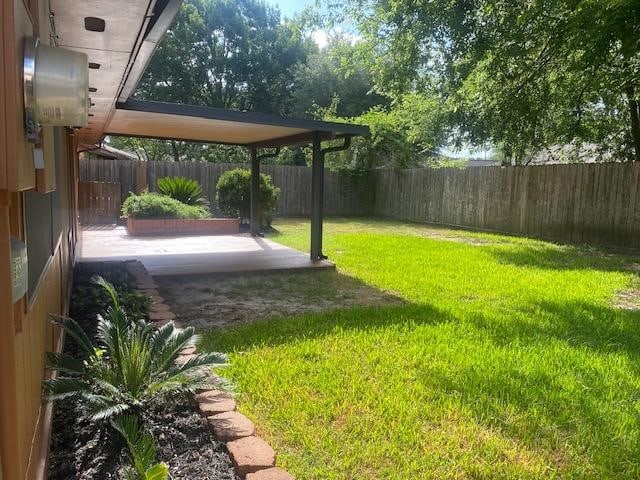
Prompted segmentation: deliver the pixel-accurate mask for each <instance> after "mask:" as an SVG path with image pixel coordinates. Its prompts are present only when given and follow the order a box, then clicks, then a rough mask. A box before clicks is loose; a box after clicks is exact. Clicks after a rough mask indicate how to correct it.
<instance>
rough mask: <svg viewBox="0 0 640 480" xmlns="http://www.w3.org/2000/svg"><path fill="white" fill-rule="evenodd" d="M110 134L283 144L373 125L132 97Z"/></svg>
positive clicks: (357, 132) (364, 131)
mask: <svg viewBox="0 0 640 480" xmlns="http://www.w3.org/2000/svg"><path fill="white" fill-rule="evenodd" d="M105 134H107V135H125V136H133V137H148V138H161V139H170V140H184V141H190V142H204V143H217V144H223V145H243V146H254V147H280V146H284V145H296V144H303V143H309V142H311V141H313V139H314V136H315V135H316V134H318V135H319V136H320V138H321V139H322V140H329V139H333V138H341V137H352V136H367V135H369V128H368V127H365V126H361V125H353V124H347V123H336V122H322V121H317V120H306V119H295V118H284V117H280V116H277V115H269V114H263V113H255V112H241V111H233V110H225V109H222V108H214V107H202V106H194V105H181V104H175V103H164V102H151V101H142V100H132V99H129V100H127V101H126V102H123V103H118V104H117V105H116V109H115V112H114V114H113V116H112V117H111V119H110V121H109V123H108V124H107V126H106V128H105Z"/></svg>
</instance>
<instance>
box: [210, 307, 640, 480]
mask: <svg viewBox="0 0 640 480" xmlns="http://www.w3.org/2000/svg"><path fill="white" fill-rule="evenodd" d="M527 309H532V310H535V311H536V313H535V314H534V316H533V318H532V317H531V316H529V315H528V314H525V313H524V312H522V311H520V312H514V313H515V315H514V316H513V317H509V318H506V316H504V315H495V314H491V313H481V312H466V313H463V314H456V315H454V314H452V313H449V312H445V311H443V310H440V309H438V308H436V307H434V306H432V305H424V304H421V305H417V304H405V305H402V306H391V307H383V308H359V309H354V310H339V311H331V312H325V313H318V314H311V315H301V316H295V317H291V318H285V319H277V320H276V321H259V322H256V323H255V324H252V325H249V326H245V327H240V328H237V329H232V330H231V331H228V332H225V333H224V335H223V336H222V338H221V339H216V335H215V334H209V335H207V336H206V341H205V342H204V345H203V347H204V348H205V349H213V350H215V349H222V350H226V351H244V352H246V351H249V350H251V349H252V348H256V347H257V348H260V347H275V346H278V345H288V344H293V343H295V342H298V341H307V340H310V339H316V338H322V337H325V336H328V335H332V334H335V333H339V332H344V331H347V330H353V331H359V332H360V331H375V330H378V329H389V330H392V329H394V328H395V327H399V326H402V331H403V332H404V331H405V330H406V331H407V333H406V334H407V335H411V333H410V331H411V329H413V328H418V327H420V326H433V327H435V328H437V327H438V326H441V325H442V326H444V325H445V324H447V328H448V327H451V326H452V325H453V326H456V327H459V329H460V346H459V349H461V350H462V351H463V352H464V353H463V355H462V357H456V356H455V355H456V352H455V350H456V349H455V348H454V349H453V351H452V350H449V351H446V352H443V355H445V356H452V357H453V358H445V359H444V360H443V361H442V362H438V366H437V368H435V367H433V365H430V364H429V362H428V361H427V362H426V363H425V364H424V365H422V366H421V367H420V368H423V369H424V370H423V372H421V374H420V375H417V376H416V377H415V381H416V382H420V383H424V384H425V385H426V386H427V387H428V388H429V389H435V391H437V392H439V394H440V395H444V396H446V397H449V398H455V399H456V402H458V404H459V405H460V408H461V409H462V411H464V412H469V413H470V414H471V415H472V417H473V418H474V419H475V421H476V422H477V423H478V424H479V425H483V426H485V427H486V428H489V429H495V430H497V431H500V432H502V434H503V435H506V436H507V437H509V438H513V439H515V440H516V441H517V442H522V443H524V444H525V445H527V446H528V447H529V448H532V449H535V450H536V451H539V452H544V455H546V456H547V458H548V462H549V463H550V465H551V469H552V470H553V471H555V472H556V473H558V472H559V474H560V475H561V476H562V475H563V472H565V473H566V472H569V471H570V470H571V469H572V468H573V467H575V465H573V462H579V463H580V466H578V467H576V468H585V469H586V477H588V478H596V477H601V478H632V477H633V475H632V474H631V473H630V472H637V471H640V463H638V459H637V455H636V454H637V451H638V449H639V448H640V435H638V433H637V432H638V431H639V430H640V419H639V418H638V416H637V415H635V414H633V412H635V411H636V410H637V403H638V401H639V400H640V396H639V395H638V394H637V389H636V385H637V384H638V381H639V378H638V377H639V375H640V368H639V367H640V324H639V323H640V314H638V313H636V312H625V311H619V310H616V309H614V308H613V307H610V308H609V307H604V306H598V305H593V304H588V303H582V302H566V303H565V302H561V303H554V302H548V301H540V302H536V303H535V304H534V305H528V306H527ZM454 331H456V330H454ZM403 334H404V333H403ZM454 335H455V334H454ZM399 338H401V337H399ZM454 342H455V338H454ZM465 349H468V352H467V351H465ZM484 349H486V350H484ZM484 353H486V356H483V354H484ZM619 353H623V354H625V355H626V356H627V358H628V360H626V361H625V360H619V359H613V360H612V358H613V357H610V355H614V356H615V355H617V354H619ZM352 354H353V352H345V357H347V358H348V356H349V355H352ZM467 354H468V357H466V358H465V355H467ZM434 355H436V356H437V355H438V351H435V352H434ZM562 355H566V357H564V356H562ZM476 360H477V361H476ZM340 361H344V359H342V360H340ZM609 362H612V363H609ZM617 362H622V363H617ZM608 365H614V366H615V367H616V368H617V369H619V371H620V372H623V373H624V376H623V377H621V378H616V377H615V375H616V373H615V372H614V373H612V372H609V371H607V366H608ZM301 382H304V380H303V379H302V380H301ZM407 388H409V389H411V388H412V386H411V385H407ZM425 407H426V406H425ZM578 458H580V460H578Z"/></svg>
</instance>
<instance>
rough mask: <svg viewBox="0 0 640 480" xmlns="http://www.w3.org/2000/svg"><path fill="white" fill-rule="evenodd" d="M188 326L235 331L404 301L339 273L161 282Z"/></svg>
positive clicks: (202, 277)
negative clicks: (246, 326) (253, 324)
mask: <svg viewBox="0 0 640 480" xmlns="http://www.w3.org/2000/svg"><path fill="white" fill-rule="evenodd" d="M155 281H156V283H157V284H158V286H159V287H160V294H161V295H162V296H163V297H164V298H165V299H166V301H167V302H168V303H169V304H170V305H171V309H172V310H173V312H174V313H175V314H176V315H177V317H178V319H179V320H180V321H181V322H182V323H183V325H185V326H186V325H191V326H194V327H198V328H212V327H229V326H233V325H237V324H242V323H247V322H251V321H254V320H258V319H261V318H267V317H275V316H282V315H295V314H299V313H307V312H320V311H325V310H335V309H344V308H353V307H362V306H383V305H394V304H396V305H399V304H401V303H403V301H402V300H401V299H400V298H398V297H395V296H393V295H391V294H390V293H387V292H383V291H381V290H377V289H375V288H372V287H371V286H369V285H366V284H364V283H362V282H360V281H358V280H356V279H354V278H351V277H347V276H345V275H341V274H340V273H338V272H335V271H329V272H327V271H323V272H305V273H263V274H236V275H225V276H221V275H197V276H195V275H190V276H177V277H155Z"/></svg>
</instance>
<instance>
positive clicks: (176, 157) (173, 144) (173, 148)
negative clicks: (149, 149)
mask: <svg viewBox="0 0 640 480" xmlns="http://www.w3.org/2000/svg"><path fill="white" fill-rule="evenodd" d="M171 152H172V153H173V161H174V162H179V161H180V151H179V150H178V145H177V144H176V141H175V140H171Z"/></svg>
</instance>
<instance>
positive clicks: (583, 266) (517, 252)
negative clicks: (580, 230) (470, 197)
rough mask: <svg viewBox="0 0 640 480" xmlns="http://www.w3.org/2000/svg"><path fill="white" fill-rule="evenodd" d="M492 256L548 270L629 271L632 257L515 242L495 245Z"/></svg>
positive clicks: (586, 249) (574, 248)
mask: <svg viewBox="0 0 640 480" xmlns="http://www.w3.org/2000/svg"><path fill="white" fill-rule="evenodd" d="M491 255H492V256H493V257H494V258H495V259H496V260H497V261H498V262H500V263H508V264H512V265H515V266H519V267H533V268H540V269H548V270H601V271H606V272H612V271H620V272H629V271H630V270H631V265H632V262H633V257H630V256H623V255H614V254H610V253H607V252H604V251H602V250H598V249H595V248H590V247H586V246H583V247H579V246H566V245H565V246H556V245H548V246H545V245H544V244H541V245H533V246H526V245H518V247H517V248H510V247H504V248H503V247H500V246H498V247H496V248H492V249H491Z"/></svg>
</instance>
